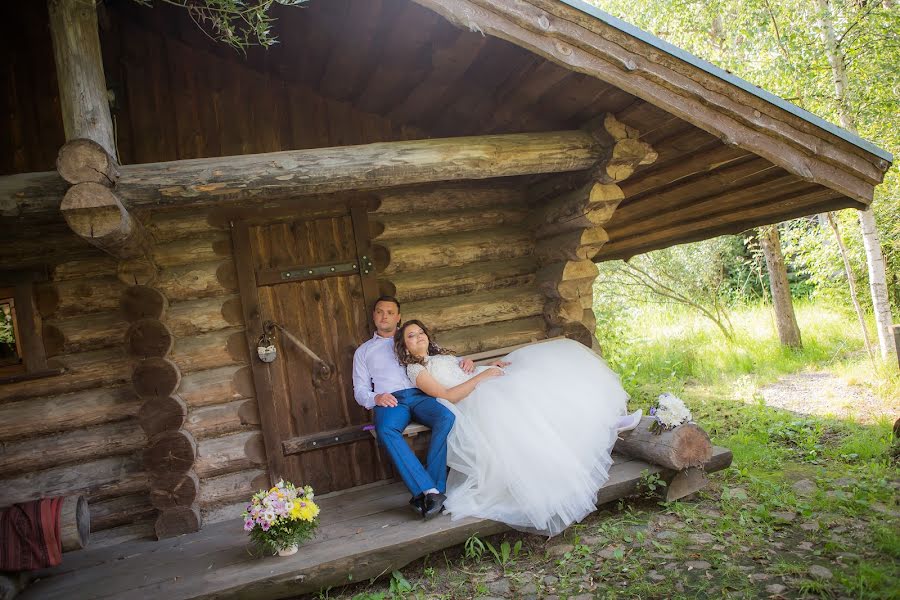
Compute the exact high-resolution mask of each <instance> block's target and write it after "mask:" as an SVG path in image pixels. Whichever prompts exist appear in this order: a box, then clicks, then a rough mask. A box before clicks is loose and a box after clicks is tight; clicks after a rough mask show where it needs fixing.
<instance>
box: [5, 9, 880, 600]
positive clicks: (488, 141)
mask: <svg viewBox="0 0 900 600" xmlns="http://www.w3.org/2000/svg"><path fill="white" fill-rule="evenodd" d="M156 4H158V6H155V7H153V8H148V7H145V6H141V5H139V4H137V3H135V2H133V1H131V0H108V1H107V2H104V3H100V4H98V5H96V6H95V4H94V3H93V2H90V1H82V0H49V1H48V2H29V3H22V5H21V6H19V7H18V8H17V11H16V12H15V13H14V14H11V15H8V17H7V19H5V20H4V22H3V24H2V25H0V28H2V30H3V35H2V36H0V38H2V42H0V43H2V44H3V46H4V48H3V61H4V70H3V71H4V80H5V85H6V90H7V91H6V94H4V96H3V97H2V99H0V103H3V106H4V109H5V110H4V113H3V116H2V117H0V123H2V124H3V125H4V130H5V131H6V132H7V133H6V134H5V135H3V136H2V140H0V171H2V172H0V219H2V227H3V229H2V230H3V232H4V235H3V237H2V239H0V292H2V293H0V304H2V305H3V306H4V307H5V309H4V310H5V311H6V312H7V314H9V315H11V316H12V317H13V324H14V326H15V332H16V335H15V342H14V343H12V344H7V346H9V350H8V351H6V354H5V355H4V357H3V359H4V362H3V363H2V367H0V377H2V379H0V448H2V453H0V507H3V506H8V505H10V504H12V503H16V502H22V501H27V500H33V499H36V498H41V497H45V496H54V495H83V496H84V497H86V498H87V499H88V501H89V506H90V518H91V530H92V536H91V544H92V546H94V547H103V546H114V545H116V544H119V543H124V542H129V541H131V540H136V539H146V538H153V539H156V538H160V539H162V538H168V537H171V536H176V535H179V534H184V533H189V532H197V531H199V530H204V529H207V528H211V527H214V526H215V525H216V524H217V523H220V522H228V521H229V520H231V519H234V518H235V517H236V515H237V514H239V512H240V510H241V507H242V505H243V502H244V501H246V499H247V497H248V496H249V495H250V494H251V493H252V492H253V491H254V490H256V489H258V488H260V487H264V486H267V485H269V483H270V482H271V481H272V480H273V479H277V478H279V477H284V478H287V479H291V480H293V481H296V482H303V483H308V484H311V485H313V486H314V487H315V488H316V490H317V491H318V492H320V493H339V492H342V491H346V490H357V489H359V490H364V492H363V493H371V492H366V491H365V490H371V489H373V488H372V486H377V484H378V483H379V482H382V481H384V480H387V479H390V478H391V477H392V472H391V467H390V465H389V464H388V463H387V462H385V460H384V457H383V456H382V455H381V454H380V453H379V452H378V450H377V448H376V445H375V442H374V441H373V440H372V439H371V436H369V435H368V434H366V433H363V432H362V429H361V428H362V426H363V425H365V424H366V423H368V422H369V415H368V414H367V413H366V411H364V410H362V409H361V408H360V407H358V406H357V405H356V404H355V402H354V400H353V396H352V391H351V382H350V365H351V361H352V353H353V350H354V349H355V347H356V346H357V345H358V344H359V343H360V342H361V341H363V340H365V339H366V338H367V337H368V336H369V335H370V331H371V330H370V323H369V314H370V313H371V307H372V302H373V300H374V299H375V298H376V297H377V296H378V295H379V294H384V293H387V294H393V295H396V296H397V297H398V298H399V299H400V301H401V302H402V304H403V307H402V313H403V314H404V315H406V316H407V317H413V316H415V317H416V318H420V319H422V320H423V321H424V322H426V323H428V324H429V325H430V326H431V327H432V328H433V329H435V330H436V331H437V332H438V335H439V339H440V341H441V343H442V344H443V345H445V346H447V347H450V348H452V349H454V350H456V351H457V352H458V353H460V354H471V353H481V352H485V351H487V352H490V351H492V350H494V349H497V348H503V347H509V346H514V345H516V344H522V343H527V342H530V341H534V340H540V339H545V338H550V337H554V336H559V335H565V336H568V337H571V338H573V339H577V340H579V341H581V342H582V343H584V344H586V345H589V346H592V347H595V348H596V347H597V341H596V339H595V337H594V329H595V322H594V317H593V312H592V310H591V307H592V302H593V298H592V291H591V290H592V284H593V281H594V279H595V278H596V276H597V267H596V263H597V262H600V261H606V260H613V259H623V258H624V259H627V258H629V257H631V256H634V255H636V254H640V253H644V252H647V251H650V250H654V249H658V248H663V247H667V246H670V245H673V244H681V243H686V242H690V241H696V240H701V239H705V238H709V237H714V236H717V235H722V234H726V233H736V232H740V231H743V230H745V229H748V228H750V227H754V226H757V225H762V224H767V223H773V222H779V221H783V220H786V219H790V218H794V217H798V216H802V215H808V214H813V213H818V212H822V211H826V210H834V209H840V208H847V207H853V208H858V209H864V208H865V207H866V206H867V205H868V204H869V203H870V202H871V201H872V197H873V190H874V187H875V186H876V185H878V184H879V183H880V182H881V181H882V178H883V176H884V173H885V171H886V170H887V168H888V167H889V166H890V164H891V162H892V160H893V159H892V157H891V155H890V154H889V153H887V152H885V151H884V150H882V149H880V148H878V147H876V146H874V145H873V144H871V143H869V142H867V141H865V140H863V139H861V138H859V137H857V136H855V135H854V134H852V133H850V132H847V131H845V130H842V129H840V128H839V127H837V126H835V125H833V124H831V123H828V122H825V121H823V120H822V119H820V118H818V117H816V116H814V115H812V114H809V113H807V112H805V111H803V110H802V109H800V108H798V107H796V106H793V105H791V104H789V103H787V102H785V101H784V100H781V99H780V98H777V97H775V96H774V95H772V94H769V93H767V92H765V91H764V90H761V89H759V88H756V87H754V86H752V85H751V84H749V83H747V82H745V81H743V80H740V79H739V78H737V77H734V76H732V75H730V74H728V73H726V72H724V71H722V70H720V69H718V68H716V67H714V66H712V65H710V64H708V63H705V62H703V61H701V60H699V59H697V58H695V57H693V56H690V55H688V54H687V53H685V52H683V51H682V50H680V49H678V48H675V47H673V46H671V45H669V44H667V43H665V42H663V41H661V40H659V39H657V38H655V37H653V36H651V35H649V34H647V33H645V32H643V31H640V30H638V29H636V28H634V27H631V26H630V25H628V24H626V23H623V22H621V21H619V20H617V19H615V18H613V17H611V16H610V15H607V14H605V13H603V12H601V11H599V10H597V9H596V8H594V7H592V6H590V5H587V4H585V3H583V2H580V1H579V0H523V1H520V0H310V2H308V3H307V4H305V5H304V6H303V7H302V8H291V7H278V6H276V7H275V8H274V9H273V10H274V13H275V16H276V17H277V18H278V20H277V23H276V34H277V36H278V38H279V43H278V44H277V45H276V46H274V47H272V48H269V49H267V50H263V49H260V48H249V49H248V50H247V52H246V54H245V55H244V54H240V53H237V52H235V51H234V50H233V49H231V48H229V47H227V46H225V45H223V44H221V43H216V42H214V41H212V40H210V39H209V38H208V37H207V36H205V35H204V34H203V32H201V31H200V30H199V29H198V28H197V27H196V25H195V24H194V23H193V22H192V21H191V19H190V18H189V17H188V16H187V15H186V14H185V13H184V12H183V11H180V10H178V9H176V8H174V7H171V6H166V5H164V4H163V3H156ZM288 333H289V334H290V335H291V336H293V337H295V338H296V339H298V340H301V341H302V344H304V345H305V346H306V347H307V350H308V351H309V352H304V351H302V350H301V349H300V348H299V347H298V346H296V345H294V344H290V343H284V342H285V340H286V339H288V338H287V337H286V336H287V334H288ZM268 334H271V336H274V338H275V341H276V344H277V351H278V357H277V358H276V360H275V361H274V362H272V363H264V362H262V361H261V360H259V359H258V358H257V356H256V348H257V345H258V343H259V342H260V340H265V339H266V338H265V336H266V335H268ZM723 466H727V462H721V461H720V463H719V465H718V467H717V468H722V467H723ZM623 489H624V488H623ZM440 527H441V526H439V527H438V530H437V531H436V532H431V533H432V534H433V537H434V539H435V540H437V542H435V543H436V544H444V545H448V544H452V543H459V541H460V538H459V534H458V533H457V534H456V537H454V536H452V535H450V534H447V533H446V532H444V533H443V534H442V533H441V531H443V530H441V529H440ZM467 531H468V533H465V532H464V534H465V535H468V534H469V533H471V531H474V529H471V530H467ZM481 531H482V532H485V531H487V529H486V528H485V526H484V525H481ZM420 535H423V534H420ZM465 535H463V537H462V539H465ZM175 539H176V540H177V539H180V538H175ZM156 543H162V542H156ZM171 547H175V546H171ZM436 547H440V546H432V548H436ZM418 548H419V550H418V551H417V552H418V554H416V553H415V552H414V553H413V554H410V555H409V556H407V557H406V558H405V559H404V558H403V556H406V555H403V554H402V553H401V554H400V555H398V556H400V558H397V559H396V560H394V561H393V562H390V563H384V564H381V563H379V565H377V567H378V569H381V568H383V567H384V566H385V564H388V565H389V566H393V567H396V566H398V564H402V561H403V560H406V562H409V560H413V559H414V558H416V557H417V556H420V555H421V554H423V553H424V552H425V551H427V550H428V548H426V547H425V546H419V547H418ZM398 561H399V563H398ZM76 564H77V563H76ZM373 568H374V567H373ZM344 575H346V571H344V572H342V576H344ZM358 575H360V576H365V571H364V570H363V571H359V572H358ZM285 577H286V575H285ZM343 580H346V578H344V579H343ZM317 581H318V582H319V583H322V582H323V581H325V582H326V583H327V581H328V580H327V578H326V579H325V580H317ZM329 585H330V583H329ZM224 589H225V588H223V589H222V590H219V592H220V593H223V594H224V593H225V591H223V590H224ZM274 589H275V588H274V587H272V588H267V590H268V592H267V593H268V594H269V595H270V597H277V596H276V595H275V593H274V592H273V591H272V590H274ZM279 589H280V588H279ZM309 589H313V588H309ZM156 591H157V592H158V591H159V590H158V589H157V590H156ZM291 591H292V592H296V591H297V588H291ZM176 595H177V594H176ZM172 597H174V596H172ZM184 597H188V596H187V595H185V596H184Z"/></svg>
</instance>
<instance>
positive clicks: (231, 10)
mask: <svg viewBox="0 0 900 600" xmlns="http://www.w3.org/2000/svg"><path fill="white" fill-rule="evenodd" d="M134 1H135V2H137V3H138V4H141V5H143V6H153V0H134ZM160 1H161V2H164V3H166V4H171V5H173V6H178V7H181V8H183V9H185V10H187V12H188V14H189V15H190V16H191V19H193V21H194V23H196V25H197V27H199V28H200V30H201V31H203V33H205V34H206V35H208V36H209V37H210V38H212V39H214V40H217V41H220V42H224V43H225V44H228V45H229V46H231V47H232V48H234V49H235V50H239V51H241V52H246V49H247V47H248V46H256V45H258V46H262V47H264V48H268V47H270V46H273V45H274V44H277V43H278V38H277V37H275V36H274V35H273V34H272V25H273V23H274V22H275V18H274V17H272V16H271V10H272V5H273V4H281V5H283V6H299V5H300V4H302V3H304V2H306V1H307V0H160Z"/></svg>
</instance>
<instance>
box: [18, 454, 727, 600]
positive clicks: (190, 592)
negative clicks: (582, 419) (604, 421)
mask: <svg viewBox="0 0 900 600" xmlns="http://www.w3.org/2000/svg"><path fill="white" fill-rule="evenodd" d="M724 459H728V460H724ZM713 463H714V464H715V465H716V469H721V468H725V467H727V466H728V464H727V463H730V451H728V450H726V449H724V448H715V449H714V459H713V461H711V464H713ZM723 465H724V466H723ZM644 471H648V472H650V473H660V474H661V476H662V477H670V476H672V475H674V473H672V472H667V471H665V470H664V469H662V468H660V467H658V466H655V465H649V464H647V463H645V462H643V461H640V460H634V459H629V458H628V457H623V456H619V455H617V456H614V464H613V466H612V468H611V469H610V478H609V481H608V482H607V483H606V485H605V486H604V487H603V488H602V489H601V490H600V492H599V494H598V502H599V503H600V504H603V503H606V502H610V501H613V500H617V499H618V498H621V497H623V496H625V495H629V494H631V493H634V492H635V491H636V490H637V489H638V487H639V486H640V481H641V477H642V474H643V472H644ZM408 499H409V492H408V491H407V490H406V488H405V487H404V486H403V484H401V483H389V484H385V485H378V486H365V487H364V488H362V489H357V490H351V491H347V492H344V493H341V494H335V495H331V496H328V497H326V496H323V497H321V498H319V501H320V504H321V506H322V520H321V525H320V528H319V532H318V535H317V536H316V538H315V539H314V540H312V541H310V542H309V543H307V544H306V545H304V546H302V547H301V549H300V551H299V552H298V553H297V554H295V555H294V556H291V557H285V558H281V557H262V558H259V557H255V556H254V555H253V554H251V552H250V546H249V539H248V537H247V535H246V534H245V533H244V531H243V530H242V528H241V523H240V522H234V521H231V522H222V523H215V524H213V525H210V526H208V527H205V528H204V529H203V530H202V531H200V532H198V533H194V534H189V535H184V536H180V537H177V538H172V539H168V540H162V541H159V542H157V541H151V540H138V541H132V542H127V543H124V544H121V545H119V546H115V547H110V548H100V549H86V550H82V551H80V552H75V553H69V554H66V555H65V564H64V565H61V566H60V567H57V568H56V569H51V570H47V571H44V572H43V575H44V578H43V579H41V580H39V581H36V582H34V583H32V584H31V585H30V586H29V587H28V588H27V589H26V590H25V592H24V593H23V594H22V595H21V596H20V597H21V598H22V599H23V600H32V599H38V598H40V599H42V600H43V599H47V600H52V599H57V598H58V599H63V598H65V599H68V598H76V597H77V598H93V599H98V600H99V599H108V598H136V599H141V598H147V599H151V598H152V599H154V600H155V599H157V598H166V599H167V600H180V599H188V598H192V599H196V598H210V599H211V598H254V599H261V600H265V599H270V598H271V599H275V598H284V597H288V596H296V595H299V594H304V593H310V592H317V591H319V590H320V589H322V588H325V587H329V586H337V585H342V584H345V583H348V582H349V581H351V580H352V581H360V580H364V579H368V578H371V577H376V576H378V575H381V574H384V573H388V572H390V571H392V570H394V569H398V568H401V567H403V566H405V565H407V564H409V563H410V562H412V561H414V560H416V559H418V558H420V557H422V556H424V555H426V554H428V553H431V552H435V551H438V550H441V549H443V548H447V547H450V546H454V545H457V544H461V543H463V542H464V541H465V540H466V539H468V537H470V536H471V535H473V534H475V533H476V532H477V533H478V534H479V535H482V536H486V535H491V534H493V533H499V532H501V531H504V530H506V529H507V527H506V526H505V525H503V524H502V523H496V522H493V521H487V520H483V519H474V518H466V519H458V520H451V519H450V518H449V517H447V516H441V517H438V518H435V519H433V520H431V521H428V522H423V521H422V520H421V519H417V518H416V517H415V516H414V515H413V514H412V512H411V511H410V510H409V508H408V506H407V500H408Z"/></svg>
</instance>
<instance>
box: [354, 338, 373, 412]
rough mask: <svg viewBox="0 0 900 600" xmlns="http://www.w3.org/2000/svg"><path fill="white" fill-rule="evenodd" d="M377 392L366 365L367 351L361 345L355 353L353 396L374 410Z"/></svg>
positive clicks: (368, 408) (361, 403)
mask: <svg viewBox="0 0 900 600" xmlns="http://www.w3.org/2000/svg"><path fill="white" fill-rule="evenodd" d="M375 395H376V394H375V392H374V391H372V377H371V375H369V367H368V366H367V365H366V357H365V351H364V350H363V347H362V346H360V347H359V348H357V349H356V352H354V353H353V397H354V398H355V399H356V403H357V404H359V405H360V406H362V407H363V408H365V409H366V410H372V408H373V407H374V406H375Z"/></svg>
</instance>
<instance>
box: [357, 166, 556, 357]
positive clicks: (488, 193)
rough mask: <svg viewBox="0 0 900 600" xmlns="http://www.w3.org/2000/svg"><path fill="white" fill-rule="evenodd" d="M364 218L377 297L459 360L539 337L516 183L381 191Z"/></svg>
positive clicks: (532, 264) (538, 299)
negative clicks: (388, 298) (389, 299)
mask: <svg viewBox="0 0 900 600" xmlns="http://www.w3.org/2000/svg"><path fill="white" fill-rule="evenodd" d="M380 199H381V204H380V206H379V208H378V209H377V210H376V211H375V212H374V213H373V214H371V215H370V221H371V222H373V232H372V234H373V239H374V243H375V248H374V252H375V256H376V260H377V265H376V266H377V268H378V277H379V286H380V289H381V292H382V293H386V294H393V295H396V296H397V298H398V299H399V300H400V302H401V313H402V315H403V317H404V318H405V319H414V318H415V319H420V320H422V321H423V322H424V323H425V324H426V325H427V326H428V327H429V328H430V329H432V330H433V331H434V332H435V334H436V336H437V337H438V341H439V342H440V343H441V344H442V345H444V346H446V347H448V348H450V349H452V350H453V351H455V352H456V353H459V354H466V353H471V352H477V351H479V350H485V349H490V348H497V347H500V346H507V345H511V344H516V343H521V342H528V341H531V340H534V339H542V338H544V337H546V326H545V324H544V321H543V318H542V317H541V315H542V312H543V307H544V296H543V294H542V293H541V291H540V289H539V288H538V286H537V284H536V281H535V272H536V271H537V262H536V260H535V257H534V255H533V252H534V242H533V240H532V237H531V233H530V231H529V229H528V225H527V216H528V207H527V205H526V196H525V193H524V191H523V190H522V189H521V187H520V184H519V183H518V182H509V181H507V182H505V183H503V182H501V181H500V180H495V181H492V182H484V183H471V184H469V183H464V184H444V185H440V184H437V185H432V186H418V187H409V188H395V189H392V190H386V191H383V192H381V193H380Z"/></svg>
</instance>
